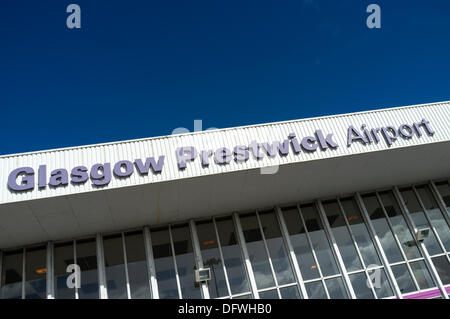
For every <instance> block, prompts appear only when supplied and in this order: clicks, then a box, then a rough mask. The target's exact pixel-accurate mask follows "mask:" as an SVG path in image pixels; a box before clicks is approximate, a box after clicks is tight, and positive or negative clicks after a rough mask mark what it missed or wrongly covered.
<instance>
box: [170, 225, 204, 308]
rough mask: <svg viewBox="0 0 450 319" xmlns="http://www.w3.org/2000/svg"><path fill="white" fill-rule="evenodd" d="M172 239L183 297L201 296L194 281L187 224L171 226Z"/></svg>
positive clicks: (192, 259) (192, 257) (192, 256)
mask: <svg viewBox="0 0 450 319" xmlns="http://www.w3.org/2000/svg"><path fill="white" fill-rule="evenodd" d="M172 239H173V247H174V250H175V258H176V260H177V269H178V277H179V279H180V285H181V295H182V297H183V299H191V298H196V299H199V298H202V295H201V292H200V287H199V285H198V284H197V283H196V282H195V269H197V267H196V265H195V259H194V253H193V250H192V242H191V233H190V231H189V226H188V225H186V224H184V225H178V226H174V227H172Z"/></svg>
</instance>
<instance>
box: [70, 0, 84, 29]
mask: <svg viewBox="0 0 450 319" xmlns="http://www.w3.org/2000/svg"><path fill="white" fill-rule="evenodd" d="M66 12H67V13H72V14H71V15H69V16H68V17H67V20H66V24H67V27H68V28H69V29H73V28H77V29H80V28H81V8H80V6H79V5H78V4H74V3H72V4H69V5H68V6H67V9H66Z"/></svg>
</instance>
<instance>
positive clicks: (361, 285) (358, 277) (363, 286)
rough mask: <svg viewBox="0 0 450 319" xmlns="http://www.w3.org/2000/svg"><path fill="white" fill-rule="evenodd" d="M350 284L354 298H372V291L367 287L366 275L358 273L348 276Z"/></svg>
mask: <svg viewBox="0 0 450 319" xmlns="http://www.w3.org/2000/svg"><path fill="white" fill-rule="evenodd" d="M350 282H351V283H352V286H353V290H354V291H355V295H356V298H358V299H373V298H374V296H373V293H372V290H371V289H370V287H369V282H368V279H367V276H366V273H364V272H360V273H357V274H353V275H350Z"/></svg>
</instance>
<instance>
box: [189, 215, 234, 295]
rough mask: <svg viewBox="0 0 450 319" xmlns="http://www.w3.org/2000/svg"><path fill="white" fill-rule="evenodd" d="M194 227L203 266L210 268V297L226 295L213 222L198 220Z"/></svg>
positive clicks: (225, 285)
mask: <svg viewBox="0 0 450 319" xmlns="http://www.w3.org/2000/svg"><path fill="white" fill-rule="evenodd" d="M196 227H197V235H198V241H199V243H200V250H201V254H202V260H203V267H208V268H210V269H211V280H210V281H208V289H209V294H210V297H211V298H217V297H223V296H228V290H227V284H226V281H225V274H224V271H223V263H222V259H221V258H220V252H219V248H218V244H217V238H216V232H215V229H214V224H213V223H212V221H208V222H198V223H197V225H196Z"/></svg>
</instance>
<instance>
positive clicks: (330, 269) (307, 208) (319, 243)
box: [300, 204, 339, 276]
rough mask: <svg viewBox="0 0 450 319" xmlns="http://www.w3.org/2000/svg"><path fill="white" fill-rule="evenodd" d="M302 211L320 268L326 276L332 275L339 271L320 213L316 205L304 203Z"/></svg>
mask: <svg viewBox="0 0 450 319" xmlns="http://www.w3.org/2000/svg"><path fill="white" fill-rule="evenodd" d="M300 210H301V213H302V215H303V218H304V220H305V225H306V230H307V231H308V233H309V236H310V238H311V243H312V246H313V248H314V251H315V253H316V256H317V259H318V260H319V264H320V269H321V270H322V274H323V275H324V276H332V275H336V274H338V273H339V270H338V268H337V265H336V260H335V259H334V255H333V252H332V251H331V247H330V244H329V242H328V239H327V235H326V234H325V231H324V228H323V225H322V221H321V219H320V217H319V215H318V212H317V209H316V207H315V205H313V204H309V205H302V206H301V207H300Z"/></svg>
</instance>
